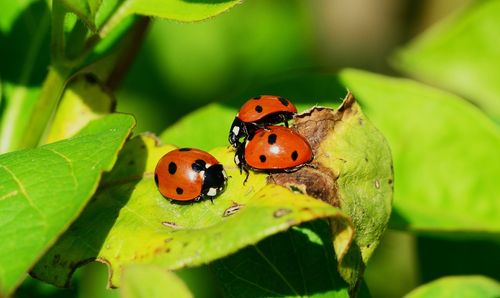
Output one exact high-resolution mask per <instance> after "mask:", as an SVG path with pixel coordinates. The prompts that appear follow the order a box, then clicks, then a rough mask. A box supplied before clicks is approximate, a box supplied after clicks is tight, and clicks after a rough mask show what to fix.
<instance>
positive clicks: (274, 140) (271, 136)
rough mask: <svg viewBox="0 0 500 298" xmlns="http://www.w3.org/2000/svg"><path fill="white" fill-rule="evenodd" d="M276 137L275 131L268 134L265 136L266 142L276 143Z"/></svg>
mask: <svg viewBox="0 0 500 298" xmlns="http://www.w3.org/2000/svg"><path fill="white" fill-rule="evenodd" d="M276 138H277V136H276V134H275V133H272V134H270V135H269V136H268V137H267V143H268V144H269V145H272V144H274V143H276Z"/></svg>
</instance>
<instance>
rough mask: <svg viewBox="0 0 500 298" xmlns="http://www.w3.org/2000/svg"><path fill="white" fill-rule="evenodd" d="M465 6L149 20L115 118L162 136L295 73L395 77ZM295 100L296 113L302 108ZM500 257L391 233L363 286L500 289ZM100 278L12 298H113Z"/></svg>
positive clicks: (199, 283)
mask: <svg viewBox="0 0 500 298" xmlns="http://www.w3.org/2000/svg"><path fill="white" fill-rule="evenodd" d="M470 3H471V1H467V0H459V1H438V0H427V1H410V0H405V1H398V0H383V1H368V0H316V1H303V0H302V1H300V0H273V1H269V0H247V1H244V2H243V3H242V4H240V5H238V6H237V7H235V8H234V9H232V10H230V11H228V12H226V13H224V14H223V15H221V16H218V17H215V18H212V19H209V20H206V21H203V22H197V23H187V24H186V23H178V22H174V21H164V20H156V19H153V20H152V22H151V23H150V27H149V30H148V32H147V36H146V38H145V41H144V44H143V46H142V47H141V49H140V51H139V53H138V55H137V57H136V58H135V60H134V61H133V63H132V64H131V65H130V69H128V71H127V73H126V75H125V77H124V80H123V82H122V83H121V85H120V87H119V89H118V90H117V93H116V97H117V99H118V106H117V110H118V111H119V112H126V113H132V114H134V115H135V117H136V118H137V123H138V125H137V128H136V130H135V133H139V132H143V131H151V132H154V133H156V134H157V135H160V134H161V133H162V131H163V130H164V129H165V128H167V127H168V126H170V125H172V124H174V123H175V122H176V121H178V120H179V119H181V118H182V117H183V116H184V115H186V114H188V113H190V112H193V111H194V110H196V109H197V108H200V107H202V106H204V105H207V104H210V103H212V102H218V103H223V104H224V105H226V106H228V107H231V108H234V109H235V110H236V109H237V107H238V106H239V105H240V104H241V103H242V102H243V101H245V100H246V98H244V97H242V94H254V95H256V94H257V93H256V91H255V90H262V86H263V85H267V84H269V83H272V82H275V81H279V80H280V79H281V78H283V77H287V76H289V75H293V74H295V73H304V72H324V71H328V72H335V71H336V70H339V69H341V68H344V67H356V68H361V69H367V70H371V71H374V72H378V73H386V74H391V75H394V76H398V73H397V72H396V71H395V70H394V69H392V68H391V67H390V66H389V63H388V58H389V56H390V55H391V54H392V53H393V52H394V51H395V50H396V49H397V48H398V47H401V46H403V45H404V44H405V43H407V42H408V41H409V40H411V39H412V38H413V37H415V36H417V35H418V34H419V33H421V32H423V31H425V30H426V29H427V28H429V27H430V26H432V25H433V24H434V23H436V22H438V21H440V20H442V19H443V18H445V17H446V16H448V15H450V14H452V13H454V12H456V11H458V10H460V9H463V8H464V7H465V6H466V5H468V4H470ZM338 99H339V98H323V99H317V100H318V102H324V101H332V102H333V101H335V100H338ZM293 100H294V101H297V102H298V103H299V105H300V101H301V100H300V99H293ZM312 100H314V99H312ZM308 101H309V102H310V101H311V99H308ZM209 121H217V119H210V120H209ZM498 249H499V245H498V243H495V242H491V241H486V240H485V241H468V240H463V241H459V240H449V241H448V240H443V239H437V238H432V237H416V236H413V235H410V234H408V233H404V232H399V231H388V233H387V234H386V235H385V237H384V240H383V242H382V244H381V246H380V247H379V248H378V250H377V251H376V253H375V255H374V257H373V259H372V260H371V261H370V264H369V266H368V269H367V272H366V282H367V285H368V288H369V289H370V291H371V294H372V296H373V297H401V296H402V295H403V294H405V293H407V292H408V291H409V290H411V289H413V288H414V287H416V286H417V285H419V284H421V283H424V282H427V281H430V280H433V279H435V278H437V277H440V276H445V275H451V274H485V275H489V276H491V277H493V278H496V279H500V272H499V270H498V264H500V256H499V254H498ZM478 250H480V251H481V253H480V254H476V257H475V258H470V257H468V256H469V255H470V252H471V251H478ZM482 255H483V256H485V257H481V256H482ZM486 256H496V258H497V259H495V260H491V259H487V257H486ZM464 260H465V261H464ZM492 264H497V266H496V267H494V266H492ZM106 275H107V271H106V267H105V266H104V265H102V264H97V263H94V264H91V265H87V266H85V267H83V268H81V269H79V270H78V272H77V274H76V275H75V277H74V283H73V284H74V287H73V289H69V290H60V289H56V288H53V287H51V286H49V285H45V284H42V283H40V282H37V281H34V280H32V279H29V278H28V280H27V281H26V282H25V283H24V284H23V285H22V287H21V288H20V289H19V290H18V292H17V293H16V295H15V296H16V297H70V296H74V297H116V296H117V293H116V291H114V290H104V288H105V284H106V282H105V280H106ZM180 276H181V277H182V278H183V279H185V280H186V282H187V283H188V285H189V286H190V288H191V290H192V291H193V293H194V294H195V296H196V297H217V296H219V295H220V292H219V289H218V288H217V286H216V282H215V281H214V279H213V277H212V275H211V272H210V269H209V268H208V267H203V268H196V269H190V270H184V271H182V272H181V273H180Z"/></svg>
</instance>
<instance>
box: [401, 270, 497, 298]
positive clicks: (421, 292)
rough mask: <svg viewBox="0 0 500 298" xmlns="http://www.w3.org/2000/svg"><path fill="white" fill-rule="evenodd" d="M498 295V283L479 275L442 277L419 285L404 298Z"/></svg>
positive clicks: (489, 297) (490, 296) (489, 296)
mask: <svg viewBox="0 0 500 298" xmlns="http://www.w3.org/2000/svg"><path fill="white" fill-rule="evenodd" d="M499 296H500V284H499V283H498V282H497V281H495V280H493V279H491V278H488V277H485V276H480V275H476V276H474V275H471V276H449V277H443V278H440V279H437V280H435V281H432V282H430V283H428V284H425V285H423V286H420V287H418V288H416V289H415V290H413V291H411V292H410V293H408V294H407V295H405V297H406V298H426V297H440V298H452V297H482V298H494V297H499Z"/></svg>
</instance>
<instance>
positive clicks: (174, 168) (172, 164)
mask: <svg viewBox="0 0 500 298" xmlns="http://www.w3.org/2000/svg"><path fill="white" fill-rule="evenodd" d="M176 171H177V165H176V164H175V162H173V161H171V162H170V163H169V164H168V172H169V173H170V174H172V175H173V174H175V172H176Z"/></svg>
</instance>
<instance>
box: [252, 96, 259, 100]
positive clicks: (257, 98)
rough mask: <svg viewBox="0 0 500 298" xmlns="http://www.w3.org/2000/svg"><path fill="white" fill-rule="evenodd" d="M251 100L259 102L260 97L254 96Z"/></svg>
mask: <svg viewBox="0 0 500 298" xmlns="http://www.w3.org/2000/svg"><path fill="white" fill-rule="evenodd" d="M252 99H255V100H259V99H260V96H255V97H252Z"/></svg>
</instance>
